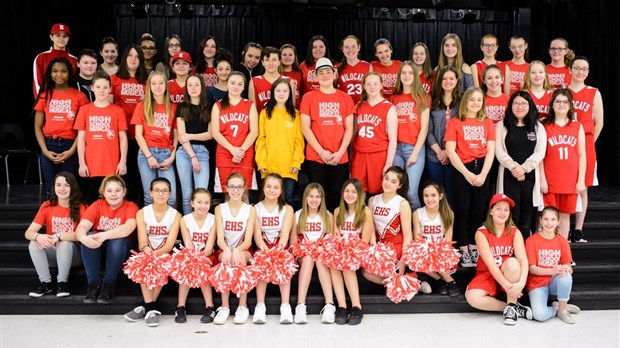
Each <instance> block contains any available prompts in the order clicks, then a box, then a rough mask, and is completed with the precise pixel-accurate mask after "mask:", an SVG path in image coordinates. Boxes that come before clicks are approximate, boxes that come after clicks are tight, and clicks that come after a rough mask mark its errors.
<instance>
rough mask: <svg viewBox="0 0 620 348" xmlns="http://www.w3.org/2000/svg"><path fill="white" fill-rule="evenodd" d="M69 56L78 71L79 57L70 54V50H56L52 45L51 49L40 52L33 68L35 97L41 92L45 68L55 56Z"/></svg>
mask: <svg viewBox="0 0 620 348" xmlns="http://www.w3.org/2000/svg"><path fill="white" fill-rule="evenodd" d="M59 57H63V58H67V60H69V62H70V63H71V66H72V67H73V72H74V73H75V72H77V71H78V69H77V58H76V57H75V56H74V55H72V54H69V51H66V50H55V49H54V48H53V47H50V49H49V50H47V51H44V52H41V53H39V54H38V55H37V56H36V58H35V59H34V62H33V64H32V70H33V73H34V76H33V81H32V92H33V93H34V98H35V99H36V98H37V95H38V94H39V92H40V89H41V84H43V78H44V76H45V70H46V69H47V66H48V65H49V64H50V62H51V61H52V60H53V59H54V58H59Z"/></svg>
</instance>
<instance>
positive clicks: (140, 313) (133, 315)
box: [125, 306, 146, 321]
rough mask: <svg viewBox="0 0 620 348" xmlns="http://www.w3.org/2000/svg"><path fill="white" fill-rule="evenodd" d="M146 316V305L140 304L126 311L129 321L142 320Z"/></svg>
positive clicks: (126, 317)
mask: <svg viewBox="0 0 620 348" xmlns="http://www.w3.org/2000/svg"><path fill="white" fill-rule="evenodd" d="M145 316H146V309H145V308H144V306H138V307H136V308H134V309H132V310H130V311H129V312H127V313H125V319H127V320H129V321H140V320H142V319H144V317H145Z"/></svg>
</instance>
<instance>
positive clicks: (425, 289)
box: [420, 281, 433, 294]
mask: <svg viewBox="0 0 620 348" xmlns="http://www.w3.org/2000/svg"><path fill="white" fill-rule="evenodd" d="M420 291H422V293H423V294H430V293H432V292H433V289H432V288H431V285H430V284H429V283H428V282H427V281H422V282H420Z"/></svg>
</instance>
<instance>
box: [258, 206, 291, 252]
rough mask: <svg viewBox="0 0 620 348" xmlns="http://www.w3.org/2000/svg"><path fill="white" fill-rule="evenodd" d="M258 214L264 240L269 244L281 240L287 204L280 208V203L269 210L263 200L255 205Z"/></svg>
mask: <svg viewBox="0 0 620 348" xmlns="http://www.w3.org/2000/svg"><path fill="white" fill-rule="evenodd" d="M254 208H255V209H256V216H257V217H258V227H259V228H260V234H261V237H263V241H265V243H267V244H269V245H274V244H277V243H278V242H280V234H281V233H282V226H283V225H284V215H285V214H286V206H283V207H282V209H279V210H278V205H276V206H275V208H273V210H272V211H269V210H267V208H266V207H265V205H264V204H263V202H258V203H256V204H255V205H254Z"/></svg>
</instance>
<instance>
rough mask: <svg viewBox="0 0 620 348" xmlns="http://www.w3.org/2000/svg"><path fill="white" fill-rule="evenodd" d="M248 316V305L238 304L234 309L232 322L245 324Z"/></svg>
mask: <svg viewBox="0 0 620 348" xmlns="http://www.w3.org/2000/svg"><path fill="white" fill-rule="evenodd" d="M249 317H250V310H249V309H248V307H243V306H239V307H237V310H236V311H235V318H234V319H233V323H235V324H245V323H246V322H247V321H248V318H249Z"/></svg>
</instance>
